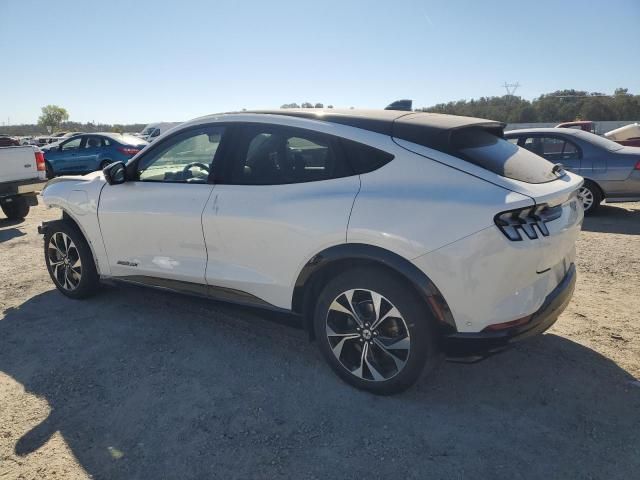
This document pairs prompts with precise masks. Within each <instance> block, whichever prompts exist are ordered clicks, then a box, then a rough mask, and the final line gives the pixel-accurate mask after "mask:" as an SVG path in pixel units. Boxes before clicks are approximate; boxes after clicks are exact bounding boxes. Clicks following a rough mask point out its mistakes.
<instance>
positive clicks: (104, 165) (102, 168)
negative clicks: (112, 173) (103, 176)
mask: <svg viewBox="0 0 640 480" xmlns="http://www.w3.org/2000/svg"><path fill="white" fill-rule="evenodd" d="M112 163H113V160H103V161H102V162H100V170H104V169H105V168H107V167H108V166H109V165H111V164H112Z"/></svg>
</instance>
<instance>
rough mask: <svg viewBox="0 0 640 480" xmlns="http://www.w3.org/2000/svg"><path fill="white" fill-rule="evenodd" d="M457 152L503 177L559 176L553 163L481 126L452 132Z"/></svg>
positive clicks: (525, 179)
mask: <svg viewBox="0 0 640 480" xmlns="http://www.w3.org/2000/svg"><path fill="white" fill-rule="evenodd" d="M451 143H452V146H453V148H454V152H453V153H454V154H455V155H459V156H461V157H462V158H464V159H465V160H467V161H468V162H471V163H473V164H475V165H478V166H479V167H482V168H484V169H486V170H489V171H491V172H493V173H496V174H498V175H500V176H502V177H506V178H511V179H513V180H519V181H521V182H527V183H545V182H551V181H553V180H556V179H557V178H558V177H557V176H556V174H555V173H553V166H554V165H553V163H551V162H549V161H547V160H545V159H544V158H542V157H540V156H538V155H536V154H534V153H531V152H530V151H528V150H525V149H524V148H520V147H518V146H517V145H515V144H513V143H510V142H508V141H507V140H505V139H504V138H500V137H497V136H495V135H493V134H491V133H489V132H487V131H485V130H482V129H480V128H466V129H464V130H460V131H458V132H454V133H453V134H452V136H451Z"/></svg>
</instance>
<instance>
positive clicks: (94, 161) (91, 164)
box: [77, 135, 105, 172]
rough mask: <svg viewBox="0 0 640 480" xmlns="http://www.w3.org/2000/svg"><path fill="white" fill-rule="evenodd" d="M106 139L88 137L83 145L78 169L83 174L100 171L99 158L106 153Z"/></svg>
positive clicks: (93, 136) (95, 136) (96, 136)
mask: <svg viewBox="0 0 640 480" xmlns="http://www.w3.org/2000/svg"><path fill="white" fill-rule="evenodd" d="M104 147H105V144H104V139H103V138H102V137H100V136H98V135H87V136H86V137H85V141H84V142H83V143H82V146H81V149H80V152H79V155H78V164H77V167H78V169H79V170H80V171H82V172H93V171H94V170H97V169H98V157H99V156H100V154H101V153H102V152H103V151H104Z"/></svg>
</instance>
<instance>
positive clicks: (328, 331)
mask: <svg viewBox="0 0 640 480" xmlns="http://www.w3.org/2000/svg"><path fill="white" fill-rule="evenodd" d="M376 294H377V295H379V296H380V298H379V302H380V303H379V307H378V308H376V307H375V301H376V297H377V295H376ZM349 295H351V300H349V298H348V296H349ZM349 305H353V308H350V307H349ZM372 307H373V309H372ZM392 307H395V309H396V310H395V312H396V313H398V315H395V314H393V313H392V314H389V313H390V312H391V311H392V310H391V309H392ZM354 309H355V310H356V311H357V312H358V313H357V317H358V318H356V315H354V314H353V313H350V311H349V310H351V312H353V311H354ZM376 311H377V312H378V314H379V313H382V317H381V318H382V319H383V320H382V321H381V322H380V321H379V320H378V321H377V320H375V319H376V313H375V312H376ZM378 318H380V317H378ZM376 323H377V326H376ZM313 324H314V330H315V335H316V339H318V343H319V347H320V351H321V352H322V355H323V356H324V358H325V360H326V361H327V363H329V365H330V366H331V368H332V369H333V370H334V372H335V373H336V374H337V375H338V376H339V377H340V378H342V379H343V380H344V381H345V382H347V383H348V384H350V385H352V386H354V387H356V388H359V389H362V390H367V391H369V392H372V393H375V394H378V395H391V394H394V393H399V392H401V391H403V390H406V389H407V388H409V387H410V386H411V385H413V384H414V383H415V382H416V381H417V380H418V378H419V377H420V375H421V373H422V371H423V370H424V368H425V366H426V367H427V370H429V371H430V370H432V368H433V367H434V366H435V365H436V364H437V363H438V358H439V355H438V349H437V346H436V345H437V342H436V329H435V328H434V327H435V326H434V321H433V320H432V318H431V316H430V314H429V310H428V308H427V306H426V304H425V303H424V302H423V301H422V300H421V299H420V298H419V297H418V296H417V294H414V293H413V292H412V291H411V290H410V289H408V288H407V286H406V284H405V283H404V282H402V281H400V280H398V279H396V278H395V277H394V276H393V275H392V274H390V273H388V272H387V271H385V270H384V269H380V268H371V267H367V268H357V269H353V270H351V271H347V272H345V273H343V274H341V275H339V276H337V277H335V278H334V279H332V280H330V281H329V282H328V283H327V285H325V287H324V288H323V290H322V292H321V293H320V296H319V298H318V301H317V304H316V307H315V311H314V318H313ZM340 344H342V345H340ZM383 346H385V347H393V348H388V349H387V348H382V347H383ZM405 347H407V348H405Z"/></svg>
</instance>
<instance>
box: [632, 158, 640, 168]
mask: <svg viewBox="0 0 640 480" xmlns="http://www.w3.org/2000/svg"><path fill="white" fill-rule="evenodd" d="M633 169H634V170H640V160H638V161H637V162H636V166H635V167H633Z"/></svg>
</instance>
